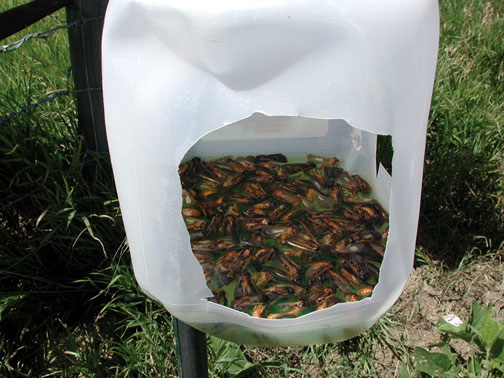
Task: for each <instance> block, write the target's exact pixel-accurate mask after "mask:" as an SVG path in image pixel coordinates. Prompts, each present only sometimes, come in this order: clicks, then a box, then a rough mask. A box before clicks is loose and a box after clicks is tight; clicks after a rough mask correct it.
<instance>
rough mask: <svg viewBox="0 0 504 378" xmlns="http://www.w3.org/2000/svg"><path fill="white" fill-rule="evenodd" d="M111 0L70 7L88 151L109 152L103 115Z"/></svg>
mask: <svg viewBox="0 0 504 378" xmlns="http://www.w3.org/2000/svg"><path fill="white" fill-rule="evenodd" d="M107 4H108V0H73V1H72V3H71V4H70V5H69V6H68V7H67V9H66V10H67V20H68V23H73V22H76V21H79V20H82V21H83V22H81V23H80V24H78V25H76V26H74V27H72V28H69V29H68V39H69V42H70V58H71V60H72V73H73V79H74V83H75V89H76V91H77V92H76V98H77V111H78V122H79V129H80V132H81V134H82V135H83V137H84V143H85V146H86V148H87V149H89V150H92V151H97V152H108V144H107V137H106V133H105V116H104V112H103V92H102V89H101V88H102V70H101V37H102V29H103V16H104V15H105V10H106V8H107Z"/></svg>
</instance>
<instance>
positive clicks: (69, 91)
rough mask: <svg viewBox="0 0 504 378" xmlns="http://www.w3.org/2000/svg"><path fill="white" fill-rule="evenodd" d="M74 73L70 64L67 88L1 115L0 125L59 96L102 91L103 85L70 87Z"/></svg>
mask: <svg viewBox="0 0 504 378" xmlns="http://www.w3.org/2000/svg"><path fill="white" fill-rule="evenodd" d="M71 73H72V67H71V66H70V67H69V68H68V71H67V77H66V89H65V90H62V91H58V92H54V93H53V95H52V96H50V97H45V98H42V99H40V100H39V101H37V102H35V103H33V104H28V105H25V106H23V107H22V108H21V109H20V110H18V111H17V112H12V113H10V114H8V115H7V116H6V117H0V125H1V124H2V123H4V122H7V121H10V120H11V119H13V118H14V117H17V116H18V115H21V114H23V113H26V112H28V111H29V110H33V109H36V108H38V107H39V106H40V105H42V104H45V103H46V102H53V101H54V100H56V99H57V98H58V97H61V96H69V95H70V94H76V93H82V92H92V91H101V87H97V88H82V89H70V74H71Z"/></svg>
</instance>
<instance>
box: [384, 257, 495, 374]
mask: <svg viewBox="0 0 504 378" xmlns="http://www.w3.org/2000/svg"><path fill="white" fill-rule="evenodd" d="M474 301H477V302H478V303H479V304H481V305H482V306H484V307H486V306H488V305H489V304H490V303H493V304H494V307H493V310H494V314H495V319H496V320H498V321H500V322H502V321H504V264H503V261H502V260H501V259H500V258H495V259H493V260H489V261H484V262H479V263H474V264H471V265H470V266H468V267H466V268H462V269H459V270H456V271H452V272H450V271H446V270H443V269H441V268H440V269H436V268H434V269H433V268H432V267H431V266H427V265H426V266H421V267H418V268H416V269H414V270H413V272H412V274H411V276H410V279H409V281H408V284H407V285H406V287H405V289H404V291H403V293H402V295H401V297H400V298H399V300H398V302H397V304H396V305H395V306H394V308H393V310H392V311H391V315H392V318H393V319H395V320H397V321H398V324H399V325H398V326H397V327H394V328H393V330H392V333H393V334H392V336H393V337H392V339H393V340H392V342H391V344H392V348H384V347H380V346H378V347H377V350H376V356H377V357H378V358H379V359H380V360H381V361H382V362H386V364H388V366H399V363H400V362H399V359H398V358H397V356H394V354H393V349H395V347H396V346H397V344H399V342H402V343H403V345H405V346H407V347H410V348H414V347H416V346H419V347H424V348H425V347H428V346H429V345H432V344H435V343H437V342H439V341H440V335H439V334H438V333H437V332H436V323H437V321H438V319H439V318H440V317H445V316H449V315H452V314H453V315H456V316H458V317H459V318H460V319H461V320H462V321H465V320H467V318H468V316H469V312H470V309H471V304H472V303H473V302H474ZM451 345H452V346H453V347H454V348H455V349H456V350H457V351H458V352H459V353H461V354H462V356H464V357H468V356H469V354H470V350H469V347H468V345H467V344H466V343H465V342H463V341H460V340H455V341H452V342H451ZM389 374H390V373H385V374H384V375H383V376H394V375H389Z"/></svg>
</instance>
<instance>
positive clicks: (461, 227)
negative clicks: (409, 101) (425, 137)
mask: <svg viewBox="0 0 504 378" xmlns="http://www.w3.org/2000/svg"><path fill="white" fill-rule="evenodd" d="M501 179H502V177H501V173H499V167H498V164H496V163H491V162H490V163H489V159H488V157H487V156H482V155H475V154H473V153H472V152H470V151H457V150H453V151H451V153H445V154H443V155H441V156H439V155H437V152H436V151H435V150H434V149H430V148H429V146H428V148H427V157H426V165H425V171H424V181H423V192H422V203H421V210H420V220H419V230H418V239H417V245H420V246H422V247H424V248H425V249H426V250H427V251H428V253H429V255H431V256H432V258H433V259H435V260H440V261H442V262H443V263H444V264H445V265H446V266H447V267H449V268H454V267H456V266H457V265H458V263H459V262H460V261H461V260H462V259H463V258H464V256H466V255H467V254H469V253H476V254H481V253H488V252H491V251H495V250H496V249H497V248H499V243H500V242H502V240H504V225H503V218H504V217H503V208H502V205H503V204H502V202H501V201H502V199H501V200H499V193H502V184H501V182H500V180H501Z"/></svg>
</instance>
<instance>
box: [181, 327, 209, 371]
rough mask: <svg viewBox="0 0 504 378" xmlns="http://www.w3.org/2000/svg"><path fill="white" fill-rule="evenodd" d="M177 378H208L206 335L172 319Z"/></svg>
mask: <svg viewBox="0 0 504 378" xmlns="http://www.w3.org/2000/svg"><path fill="white" fill-rule="evenodd" d="M173 321H174V326H175V339H176V348H177V360H178V370H179V376H180V377H181V378H208V359H207V344H206V335H205V334H204V333H203V332H200V331H198V330H197V329H194V328H192V327H190V326H188V325H187V324H185V323H183V322H181V321H180V320H178V319H176V318H173Z"/></svg>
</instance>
